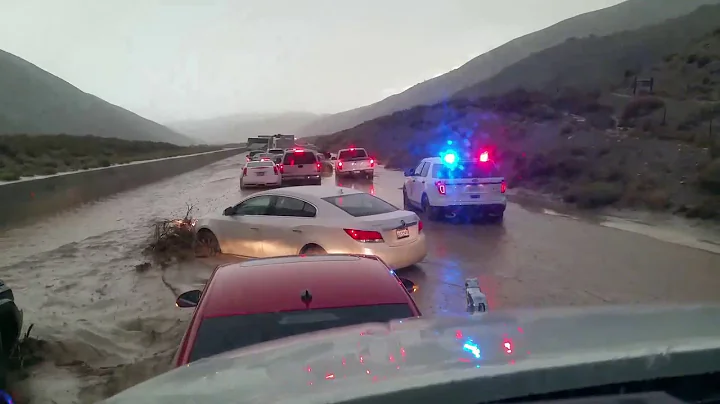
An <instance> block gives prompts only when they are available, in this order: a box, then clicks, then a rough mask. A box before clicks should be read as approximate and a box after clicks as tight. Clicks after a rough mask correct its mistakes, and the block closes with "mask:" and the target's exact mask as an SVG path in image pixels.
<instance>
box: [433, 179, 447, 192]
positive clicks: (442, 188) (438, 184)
mask: <svg viewBox="0 0 720 404" xmlns="http://www.w3.org/2000/svg"><path fill="white" fill-rule="evenodd" d="M435 186H436V187H437V190H438V192H439V193H440V195H445V192H446V191H447V189H445V183H444V182H442V181H437V182H436V183H435Z"/></svg>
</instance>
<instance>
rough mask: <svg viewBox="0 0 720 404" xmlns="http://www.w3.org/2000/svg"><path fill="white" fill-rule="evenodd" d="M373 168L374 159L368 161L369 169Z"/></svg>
mask: <svg viewBox="0 0 720 404" xmlns="http://www.w3.org/2000/svg"><path fill="white" fill-rule="evenodd" d="M373 167H375V159H370V168H373Z"/></svg>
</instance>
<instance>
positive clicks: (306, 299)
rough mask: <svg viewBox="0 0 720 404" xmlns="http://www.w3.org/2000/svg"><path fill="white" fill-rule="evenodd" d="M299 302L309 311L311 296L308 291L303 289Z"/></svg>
mask: <svg viewBox="0 0 720 404" xmlns="http://www.w3.org/2000/svg"><path fill="white" fill-rule="evenodd" d="M300 300H302V302H303V303H305V308H306V309H308V310H310V303H312V295H311V294H310V291H309V290H307V289H305V290H304V291H303V292H302V293H301V294H300Z"/></svg>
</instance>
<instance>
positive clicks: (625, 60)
mask: <svg viewBox="0 0 720 404" xmlns="http://www.w3.org/2000/svg"><path fill="white" fill-rule="evenodd" d="M719 26H720V5H712V6H702V7H701V8H699V9H698V10H696V11H694V12H692V13H690V14H687V15H685V16H682V17H678V18H675V19H671V20H667V21H665V22H663V23H661V24H657V25H652V26H648V27H644V28H641V29H638V30H634V31H626V32H620V33H617V34H612V35H608V36H604V37H597V36H593V37H588V38H583V39H570V40H567V41H565V42H564V43H562V44H560V45H558V46H555V47H552V48H549V49H546V50H543V51H541V52H538V53H535V54H533V55H531V56H529V57H527V58H525V59H523V60H521V61H519V62H517V63H515V64H513V65H512V66H509V67H508V68H506V69H505V70H503V71H502V72H500V73H499V74H497V75H495V76H493V77H492V78H490V79H488V80H485V81H483V82H480V83H478V84H475V85H473V86H471V87H469V88H467V89H464V90H462V91H460V92H458V93H456V94H455V95H453V98H461V99H475V98H479V97H483V96H488V95H497V94H504V93H507V92H509V91H512V90H515V89H517V88H522V89H524V90H528V91H534V90H538V91H545V92H550V93H552V92H555V91H557V89H558V88H567V87H572V88H576V89H580V90H609V89H611V88H614V87H616V86H617V85H618V84H619V83H621V82H622V81H623V80H625V81H627V82H628V83H627V84H628V85H629V81H630V80H632V78H633V77H634V76H635V75H636V74H637V73H639V72H642V71H643V69H645V68H647V67H649V66H651V65H652V64H654V63H656V62H659V61H661V60H662V59H663V58H664V57H666V56H668V55H670V54H673V53H677V52H683V51H684V50H685V49H686V48H687V47H688V46H689V44H690V43H691V41H693V40H697V39H698V38H699V37H702V36H704V35H705V34H707V33H708V32H711V31H713V30H714V29H715V28H717V27H719Z"/></svg>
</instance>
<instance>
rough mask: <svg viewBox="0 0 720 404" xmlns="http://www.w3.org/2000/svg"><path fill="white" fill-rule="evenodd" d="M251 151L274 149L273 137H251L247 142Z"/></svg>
mask: <svg viewBox="0 0 720 404" xmlns="http://www.w3.org/2000/svg"><path fill="white" fill-rule="evenodd" d="M247 146H248V149H250V150H267V149H268V148H269V147H272V137H260V136H258V137H251V138H248V141H247Z"/></svg>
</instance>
